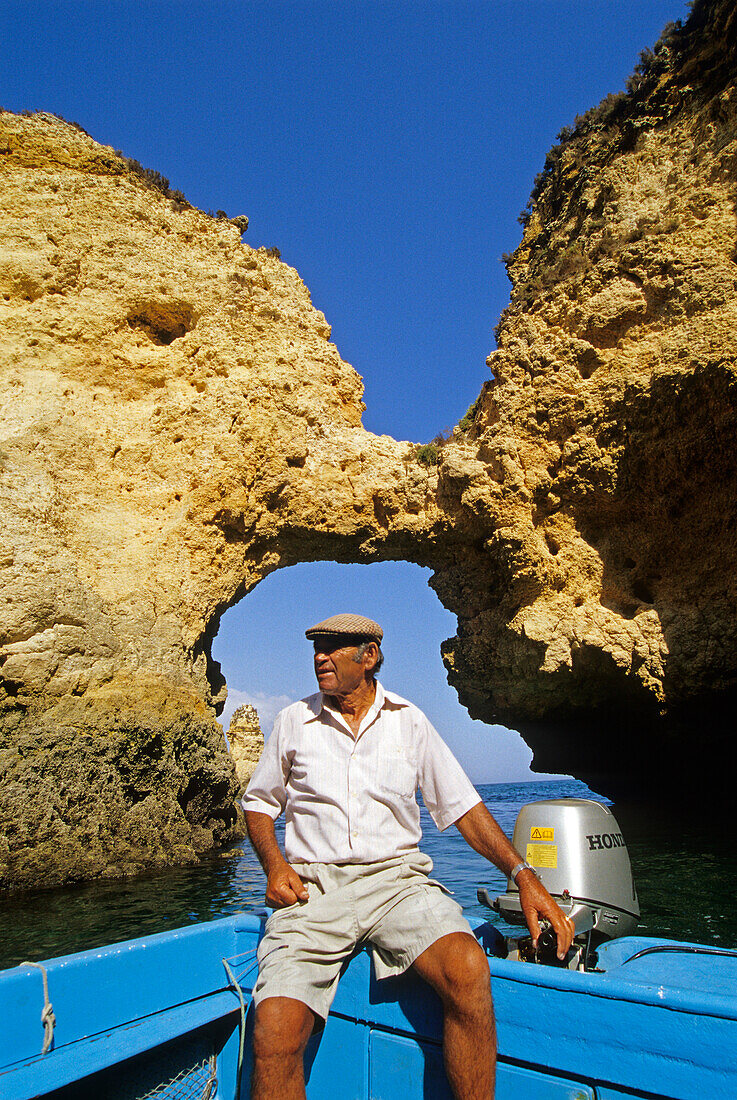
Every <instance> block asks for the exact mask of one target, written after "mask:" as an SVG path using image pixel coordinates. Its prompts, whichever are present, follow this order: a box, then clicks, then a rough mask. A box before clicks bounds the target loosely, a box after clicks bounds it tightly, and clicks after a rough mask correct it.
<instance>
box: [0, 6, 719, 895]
mask: <svg viewBox="0 0 737 1100" xmlns="http://www.w3.org/2000/svg"><path fill="white" fill-rule="evenodd" d="M735 33H736V28H735V15H734V12H733V9H732V6H731V4H727V3H723V2H717V3H713V4H702V3H698V4H697V5H696V6H695V8H694V11H693V14H692V16H691V19H690V20H689V23H688V25H687V28H686V30H685V32H683V33H682V34H681V35H680V36H677V37H676V38H675V39H673V40H672V41H671V43H670V45H669V46H663V47H662V49H661V51H660V53H659V54H658V55H657V57H656V62H657V64H654V65H653V66H651V71H650V73H649V74H645V75H644V76H643V78H642V80H641V81H640V87H639V88H636V89H635V90H634V91H633V93H632V94H631V95H629V96H626V97H622V98H621V99H619V100H616V101H615V102H613V103H611V104H609V106H608V107H607V108H606V109H602V110H600V111H599V112H597V113H595V115H593V116H592V117H590V118H588V119H586V118H585V119H584V120H583V121H582V122H581V124H580V125H579V127H578V128H577V130H576V131H575V133H574V134H573V135H572V136H571V137H570V139H569V140H568V141H566V142H565V143H564V144H563V146H562V147H561V148H560V149H559V150H557V151H556V152H555V154H554V155H553V154H551V159H550V164H549V168H548V170H547V172H546V174H545V176H544V178H543V180H542V181H541V183H540V184H539V186H538V187H537V188H536V194H535V201H534V203H533V206H532V210H531V216H530V219H529V224H528V226H527V229H526V232H525V235H524V239H523V241H522V244H521V246H520V248H519V249H518V250H517V252H516V253H515V256H514V257H513V259H512V262H511V266H510V274H511V276H512V280H513V290H512V298H511V305H510V307H509V309H508V310H507V311H506V313H505V315H504V317H503V319H502V323H501V326H500V330H499V350H498V351H497V352H495V353H494V354H493V355H492V357H491V359H490V366H491V369H492V372H493V375H494V381H493V383H489V384H487V385H486V386H485V388H484V391H483V392H482V394H481V396H480V398H479V401H478V403H477V407H476V410H475V414H474V416H473V418H472V422H471V423H470V425H469V426H465V427H464V428H463V429H462V430H458V431H457V432H456V433H455V435H454V436H453V438H452V440H451V441H449V442H448V443H447V444H446V445H445V446H444V447H443V448H442V449H441V452H440V455H439V462H438V464H437V465H429V466H427V465H423V464H421V463H420V462H418V461H417V457H416V455H415V450H414V448H413V446H412V445H411V444H408V443H401V442H396V441H394V440H392V439H389V438H388V437H376V436H372V435H370V434H369V433H367V432H365V431H364V430H363V428H362V427H361V412H362V403H361V395H362V388H361V382H360V379H359V378H358V376H357V375H356V374H355V372H354V371H353V370H352V368H351V367H349V366H348V365H347V364H346V363H344V362H343V361H342V360H341V359H340V356H339V354H338V351H337V349H336V348H335V346H334V345H333V344H332V343H331V342H330V329H329V326H328V324H327V322H326V321H325V318H324V317H323V315H322V314H321V313H320V312H319V311H317V310H315V309H314V307H313V306H312V303H311V302H310V298H309V294H308V292H307V290H306V288H305V287H304V285H303V284H302V282H301V280H300V279H299V276H298V275H297V273H296V272H295V271H293V270H292V269H291V268H289V267H287V266H286V265H285V264H283V263H281V262H280V260H279V259H278V257H277V256H275V255H273V254H270V253H269V252H267V251H265V250H263V249H261V250H257V251H254V250H253V249H251V248H249V247H248V246H247V245H245V244H244V243H242V241H241V228H242V226H240V225H233V224H231V223H229V222H228V221H227V220H223V221H216V220H213V219H211V218H209V217H206V216H205V215H203V214H202V213H200V212H199V211H196V210H193V209H192V208H190V207H188V206H186V204H183V203H182V202H180V201H177V199H176V197H175V198H172V197H171V196H167V195H166V194H163V193H161V192H160V191H158V190H156V189H155V188H153V187H151V186H149V182H150V181H149V182H147V181H146V179H144V178H142V177H141V176H140V175H137V174H136V173H135V172H132V171H131V169H130V167H129V166H128V165H127V164H126V163H125V162H124V161H123V160H122V159H121V158H120V157H119V156H118V155H116V154H115V153H114V152H113V151H112V150H110V149H107V148H105V147H103V146H100V145H98V144H97V143H95V142H94V141H92V139H90V138H89V137H88V136H87V135H85V134H84V133H81V132H79V131H78V130H77V129H75V128H74V127H72V126H69V125H68V124H66V123H63V122H61V121H60V120H58V119H55V118H53V117H52V116H45V115H37V116H33V117H29V118H19V117H16V116H12V115H8V114H3V115H0V155H1V156H2V165H3V173H2V180H1V187H2V203H1V204H0V211H1V214H0V217H2V223H3V233H2V244H1V245H0V315H1V317H2V329H1V331H2V336H1V337H0V355H1V356H2V375H1V377H0V394H1V397H0V400H1V401H2V418H1V432H2V438H1V439H0V518H1V524H0V570H2V592H3V602H2V605H1V610H0V677H1V678H2V685H3V695H2V701H1V704H0V737H1V738H2V740H1V741H0V769H2V774H3V783H2V787H1V788H0V836H1V837H2V839H0V883H2V884H5V885H16V886H17V885H21V886H22V885H29V886H30V885H34V886H36V885H39V884H41V885H44V884H47V885H54V884H57V883H60V882H63V881H67V880H70V879H75V878H82V877H90V876H92V875H98V874H104V875H120V874H129V873H134V872H135V871H137V870H140V869H142V868H144V867H147V866H151V865H156V864H158V863H165V862H173V861H186V860H191V859H195V858H197V856H198V854H200V853H201V852H203V851H205V850H207V849H208V848H209V847H211V846H212V845H213V844H216V843H221V842H223V841H227V840H228V839H234V838H236V837H238V836H240V835H242V828H241V825H240V822H239V820H238V818H237V816H236V811H235V809H234V801H235V796H236V794H237V790H238V783H237V780H236V776H235V773H234V769H233V763H232V760H231V758H230V757H229V755H228V753H227V751H226V748H225V745H224V741H223V737H222V731H221V729H220V727H219V725H218V724H217V722H216V720H215V718H216V714H217V713H219V711H220V709H221V708H222V704H223V701H224V697H225V691H224V684H223V681H222V677H221V676H220V674H219V669H218V668H217V667H216V666H215V665H214V664H213V663H212V661H211V660H210V657H209V649H210V641H211V639H212V637H213V636H214V633H215V631H216V630H217V625H218V621H219V617H220V615H221V613H222V612H223V611H224V610H225V609H226V608H227V607H228V606H230V605H232V604H233V603H234V602H235V601H236V600H237V599H239V598H240V597H241V596H242V595H244V594H245V593H246V592H247V591H248V590H249V589H250V588H252V587H253V586H254V585H255V584H256V583H257V582H258V581H259V580H260V579H261V578H263V577H264V576H265V575H266V574H268V573H269V572H270V571H271V570H273V569H276V568H278V567H280V566H284V565H290V564H293V563H295V562H298V561H308V560H318V559H331V560H337V561H356V562H358V561H364V562H365V561H371V560H378V559H381V558H396V559H406V560H410V561H415V562H419V563H421V564H426V565H431V566H432V567H433V568H434V570H435V576H434V579H433V585H434V587H435V588H436V590H437V592H438V595H439V596H440V598H441V599H442V601H443V602H444V603H445V605H446V606H447V607H449V608H450V609H451V610H453V611H454V612H455V613H456V614H457V616H458V622H459V627H458V635H457V637H456V638H454V639H451V640H450V641H449V642H448V643H446V645H445V647H444V656H445V660H446V664H447V666H448V669H449V675H450V678H451V681H452V682H453V683H454V684H455V686H456V687H457V688H458V690H459V693H460V696H461V699H462V701H463V702H464V704H465V705H466V706H468V708H469V710H470V711H471V712H472V714H473V715H474V716H476V717H482V718H485V719H487V720H493V721H501V722H503V723H505V724H508V725H511V726H514V727H516V728H520V729H522V731H523V732H524V734H525V736H526V737H527V738H528V740H529V741H530V743H531V744H532V745H533V747H534V749H535V754H536V755H535V763H536V765H537V766H538V767H540V768H541V769H545V770H554V771H564V772H573V773H575V774H577V775H580V776H582V777H584V778H588V779H590V780H592V781H593V782H594V783H595V784H596V785H597V786H598V787H599V789H602V790H605V791H608V792H611V793H617V792H618V791H621V790H623V789H624V788H625V787H627V786H628V785H631V784H632V782H633V780H635V779H637V778H638V777H639V778H641V777H646V778H647V777H648V776H650V775H652V774H653V773H655V774H656V775H657V776H658V777H660V778H661V779H662V780H663V782H664V785H665V784H666V783H667V784H671V783H673V782H678V783H679V784H681V787H685V788H686V789H687V790H688V791H689V792H691V793H692V792H693V791H694V790H696V788H697V786H698V779H699V776H700V775H701V776H703V775H708V776H709V778H710V782H711V783H712V784H713V783H714V782H716V781H718V780H719V776H720V775H724V776H725V782H726V776H727V775H730V782H731V774H730V773H729V771H728V769H727V768H726V766H725V757H726V753H727V751H728V748H729V744H730V742H731V739H732V730H731V715H730V716H729V718H730V720H729V721H725V711H727V710H728V704H729V703H730V701H731V699H732V698H733V695H734V693H735V679H736V675H735V669H736V661H735V652H736V646H735V642H737V638H736V637H735V634H736V631H735V621H736V620H735V581H734V577H735V537H734V532H735V521H736V520H737V516H736V515H735V511H736V501H737V493H736V492H735V447H734V438H735V428H736V427H737V425H736V424H735V393H736V392H737V391H736V389H735V349H736V348H737V306H736V305H735V301H736V297H735V291H736V290H737V265H736V264H735V246H736V243H737V231H736V228H735V205H734V204H735V187H736V185H737V167H736V166H737V92H736V91H735V87H734V77H733V74H734V72H735V71H736V68H735V66H736V64H737V61H736V59H735ZM663 51H665V53H663ZM694 744H698V745H699V747H700V749H701V750H702V753H703V755H704V756H705V757H706V759H705V760H704V762H703V763H702V761H701V758H696V759H695V758H694V753H693V751H692V747H693V745H694ZM715 765H716V767H715ZM712 789H713V787H712Z"/></svg>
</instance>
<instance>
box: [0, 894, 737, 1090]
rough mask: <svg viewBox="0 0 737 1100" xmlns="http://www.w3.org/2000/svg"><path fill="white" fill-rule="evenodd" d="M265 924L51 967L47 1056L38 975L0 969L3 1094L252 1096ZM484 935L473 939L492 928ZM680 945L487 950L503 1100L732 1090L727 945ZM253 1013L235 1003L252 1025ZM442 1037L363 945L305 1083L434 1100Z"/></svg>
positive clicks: (735, 978) (735, 966) (406, 980)
mask: <svg viewBox="0 0 737 1100" xmlns="http://www.w3.org/2000/svg"><path fill="white" fill-rule="evenodd" d="M261 928H262V924H261V919H260V918H259V917H258V916H248V915H242V916H236V917H230V918H226V919H224V920H217V921H213V922H210V923H207V924H199V925H193V926H190V927H187V928H183V929H180V930H177V931H175V932H168V933H163V934H161V935H157V936H148V937H145V938H143V939H139V940H131V941H129V942H126V943H121V944H115V945H113V946H110V947H104V948H100V949H95V950H92V951H85V952H82V953H80V954H76V955H69V956H65V957H63V958H60V959H54V960H50V961H48V962H46V963H44V967H45V970H46V974H47V979H48V996H49V999H50V1001H51V1002H52V1004H53V1009H54V1013H55V1016H56V1025H55V1028H54V1037H53V1045H52V1047H51V1049H50V1050H49V1051H48V1052H47V1053H46V1054H42V1053H41V1050H42V1045H43V1039H44V1029H43V1026H42V1023H41V1014H42V1010H43V1008H44V989H43V973H42V972H41V971H40V970H38V969H35V968H29V967H25V966H24V967H15V968H14V969H12V970H7V971H3V972H2V973H0V1097H2V1098H3V1100H30V1098H31V1097H36V1096H49V1097H50V1096H53V1097H54V1098H55V1100H65V1098H69V1100H71V1098H75V1100H86V1098H88V1097H89V1098H90V1100H91V1098H93V1097H94V1100H104V1098H105V1097H111V1098H113V1097H114V1098H115V1100H128V1098H129V1097H130V1098H131V1100H133V1098H134V1097H135V1098H141V1097H144V1096H151V1095H155V1096H156V1097H157V1100H164V1098H168V1097H171V1098H174V1097H175V1096H176V1097H183V1096H192V1097H202V1098H204V1097H208V1100H215V1098H221V1100H236V1097H238V1096H240V1097H241V1098H242V1100H246V1098H247V1097H248V1094H249V1089H248V1081H249V1079H250V1066H249V1043H248V1041H247V1037H246V1041H245V1043H242V1035H241V1030H242V1028H241V1021H242V1013H241V1001H240V996H239V990H238V988H237V987H240V991H241V993H242V996H243V998H244V1001H245V1003H246V1005H247V1003H248V996H249V994H250V991H251V989H252V986H253V982H254V981H255V977H256V969H257V967H256V956H255V953H256V947H257V944H258V940H259V936H260V934H261ZM477 934H478V935H479V938H480V939H482V942H483V940H484V938H485V934H486V935H488V926H482V927H481V929H479V930H478V933H477ZM658 944H662V947H663V950H659V951H657V952H652V951H649V950H648V949H649V948H652V947H654V946H657V945H658ZM676 946H677V945H669V944H667V943H665V942H663V941H653V940H645V939H642V938H635V937H632V938H628V939H622V940H615V941H613V942H612V943H610V944H608V945H607V946H605V947H604V948H602V950H601V952H600V966H601V968H602V970H603V971H604V972H603V973H586V974H584V973H576V972H570V971H567V970H560V969H557V968H548V967H543V966H534V965H531V964H527V963H520V962H512V961H508V960H506V959H499V958H495V957H490V958H489V967H490V971H491V977H492V988H493V991H494V1003H495V1008H496V1015H497V1028H498V1037H499V1068H498V1077H497V1098H498V1100H528V1098H530V1100H532V1098H534V1100H574V1098H575V1100H585V1098H591V1100H614V1098H617V1097H640V1098H642V1097H643V1096H644V1097H669V1098H679V1100H692V1098H694V1097H706V1096H708V1097H709V1098H710V1100H734V1098H735V1097H737V1067H736V1065H735V1063H737V1058H735V1055H736V1054H737V995H736V994H735V990H737V956H735V955H722V956H720V955H714V954H709V953H704V954H691V953H680V952H678V951H675V950H674V948H675V947H676ZM708 950H709V949H704V951H706V952H708ZM642 951H645V954H640V952H642ZM635 955H639V957H638V958H633V956H635ZM223 960H225V961H226V962H227V964H228V967H227V968H226V966H225V965H224V961H223ZM229 975H230V976H229ZM231 976H232V977H234V978H235V983H233V982H232V981H231ZM249 1022H250V1015H249V1014H246V1016H245V1029H246V1031H247V1029H248V1026H249ZM440 1044H441V1017H440V1009H439V1004H438V1002H437V1000H436V998H435V997H434V995H433V994H432V993H431V992H430V991H429V990H428V989H427V988H426V987H425V986H424V985H423V984H422V983H421V982H419V981H417V980H416V979H414V977H413V976H412V975H407V976H404V977H402V978H398V979H389V980H387V981H384V982H376V981H375V979H374V978H373V975H372V972H371V966H370V960H369V957H368V955H367V954H366V952H364V951H360V952H358V953H357V954H356V955H355V956H354V958H353V959H352V960H351V962H350V964H349V965H348V966H347V968H346V970H345V973H344V974H343V976H342V978H341V982H340V986H339V989H338V994H337V997H336V1000H335V1003H334V1008H333V1012H332V1013H331V1016H330V1018H329V1020H328V1022H327V1025H326V1027H325V1029H324V1031H323V1032H322V1033H321V1034H319V1035H317V1036H315V1037H314V1038H313V1039H312V1041H311V1042H310V1045H309V1048H308V1052H307V1058H306V1069H307V1095H308V1097H309V1098H310V1100H325V1098H326V1097H329V1098H330V1100H368V1098H369V1097H370V1098H371V1100H397V1098H398V1097H401V1100H424V1098H428V1097H432V1098H433V1100H442V1098H443V1097H449V1096H450V1092H449V1089H448V1085H447V1083H446V1080H445V1075H444V1072H443V1066H442V1054H441V1045H440ZM241 1047H242V1048H243V1064H242V1065H240V1056H241ZM239 1066H240V1072H239ZM239 1081H240V1092H239Z"/></svg>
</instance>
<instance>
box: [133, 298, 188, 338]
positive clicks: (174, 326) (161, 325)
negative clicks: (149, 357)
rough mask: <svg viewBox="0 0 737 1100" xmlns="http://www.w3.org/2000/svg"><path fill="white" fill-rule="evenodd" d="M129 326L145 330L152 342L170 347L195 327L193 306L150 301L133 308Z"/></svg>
mask: <svg viewBox="0 0 737 1100" xmlns="http://www.w3.org/2000/svg"><path fill="white" fill-rule="evenodd" d="M127 321H128V327H129V328H131V329H137V330H138V331H140V332H144V333H145V334H146V336H148V338H149V339H150V340H151V342H152V343H154V344H157V345H158V346H159V347H168V346H169V344H172V343H173V342H174V341H175V340H180V339H181V338H182V336H185V335H186V334H187V333H188V332H189V331H190V330H191V329H192V328H193V327H194V314H193V311H192V307H191V306H189V305H187V304H186V303H184V302H148V303H146V304H144V305H142V306H138V307H136V308H135V309H133V310H131V312H130V313H129V314H128V317H127Z"/></svg>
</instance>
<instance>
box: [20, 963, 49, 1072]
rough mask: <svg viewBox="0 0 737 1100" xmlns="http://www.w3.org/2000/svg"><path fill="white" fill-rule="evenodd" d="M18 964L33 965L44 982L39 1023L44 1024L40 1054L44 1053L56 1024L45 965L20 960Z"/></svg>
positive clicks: (47, 1048) (46, 1050)
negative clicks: (42, 1004) (39, 972)
mask: <svg viewBox="0 0 737 1100" xmlns="http://www.w3.org/2000/svg"><path fill="white" fill-rule="evenodd" d="M19 965H20V966H35V967H36V969H37V970H40V971H41V977H42V978H43V984H44V1006H43V1010H42V1012H41V1023H42V1024H43V1026H44V1045H43V1050H42V1051H41V1053H42V1054H46V1053H47V1052H48V1050H49V1048H50V1046H51V1044H52V1043H53V1041H54V1027H55V1026H56V1016H55V1015H54V1009H53V1007H52V1004H51V1001H50V1000H49V976H48V974H47V973H46V967H45V966H42V965H41V963H34V962H22V963H19Z"/></svg>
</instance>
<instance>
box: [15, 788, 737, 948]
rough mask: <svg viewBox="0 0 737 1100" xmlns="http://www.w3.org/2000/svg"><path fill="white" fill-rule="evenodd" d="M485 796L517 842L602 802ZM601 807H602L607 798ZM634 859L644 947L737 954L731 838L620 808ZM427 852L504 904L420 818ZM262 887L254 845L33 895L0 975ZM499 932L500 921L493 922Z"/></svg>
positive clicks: (482, 873) (446, 878)
mask: <svg viewBox="0 0 737 1100" xmlns="http://www.w3.org/2000/svg"><path fill="white" fill-rule="evenodd" d="M478 789H479V793H480V794H481V797H482V798H483V799H484V801H485V803H486V805H487V806H488V807H489V809H490V810H491V812H492V813H493V814H494V816H495V817H496V819H497V821H498V822H499V824H500V825H501V826H502V828H503V829H504V830H505V832H506V833H507V834H508V835H509V836H511V834H512V830H513V828H514V822H515V819H516V817H517V813H518V811H519V808H520V806H522V805H524V803H526V802H534V801H536V800H537V799H541V798H568V797H574V798H592V797H593V798H599V797H600V796H599V795H596V794H594V793H592V792H591V791H589V789H588V788H587V787H586V786H585V785H584V784H583V783H580V782H578V781H577V780H573V779H570V780H552V781H549V782H544V783H494V784H488V785H480V786H479V788H478ZM602 801H605V802H606V801H607V799H604V798H602ZM614 813H615V814H616V816H617V820H618V823H619V825H620V828H621V829H622V832H623V833H624V837H625V840H626V841H627V845H628V848H629V852H630V858H631V859H632V865H633V871H634V875H635V883H636V885H637V890H638V894H639V898H640V906H641V909H642V920H641V924H640V928H639V930H638V931H639V932H640V933H641V934H643V935H653V936H656V935H662V936H667V937H669V938H673V939H685V940H695V941H698V942H701V943H708V944H716V945H719V946H722V947H724V946H728V947H732V946H735V945H737V912H736V907H735V901H734V899H735V895H736V893H737V852H735V845H734V839H733V838H734V829H733V828H731V827H729V826H717V827H714V826H712V825H707V824H706V823H703V824H699V822H696V823H694V822H693V821H691V822H690V823H685V822H684V821H683V820H680V819H678V818H675V819H674V818H669V819H664V818H662V817H658V816H655V815H654V812H653V811H652V810H645V809H643V808H639V809H634V808H628V807H624V806H621V807H620V806H614ZM422 816H423V830H424V837H423V844H422V847H423V849H424V850H425V851H426V852H427V853H428V854H429V855H430V856H431V857H432V859H433V861H434V863H435V871H434V874H435V875H436V876H437V877H438V878H439V879H440V880H441V881H442V882H444V883H445V885H446V886H447V887H448V888H449V889H450V890H452V891H453V892H454V894H455V897H456V899H457V900H458V901H459V902H460V904H461V905H462V906H463V907H464V909H465V910H466V912H467V913H468V916H469V918H470V919H471V921H472V923H473V922H474V920H476V919H478V920H484V919H487V918H488V917H489V916H491V914H489V911H488V910H485V909H483V908H482V907H481V906H480V905H479V904H478V902H477V900H476V888H477V886H480V885H483V886H487V887H488V888H489V890H490V893H491V894H492V896H495V895H496V894H497V893H502V892H503V891H504V889H505V886H506V883H505V880H504V878H503V876H502V875H500V874H499V872H498V871H497V870H496V868H494V867H492V866H491V865H490V864H489V863H487V861H486V860H485V859H483V858H482V857H481V856H479V855H477V854H476V853H475V852H473V851H472V850H471V849H470V848H469V847H468V846H467V844H466V843H465V841H464V840H463V839H462V837H461V836H460V834H459V833H458V832H457V830H455V829H453V828H450V829H448V830H447V831H446V832H445V833H439V832H438V831H437V829H436V828H435V826H434V825H433V823H432V820H431V819H430V817H429V815H428V814H427V813H426V811H425V810H424V809H423V811H422ZM264 883H265V880H264V875H263V872H262V871H261V868H260V867H259V864H258V861H257V860H256V857H255V856H254V854H253V852H252V851H251V849H250V847H249V845H248V843H247V842H245V843H244V844H243V846H242V847H238V848H236V849H233V850H231V851H230V852H227V853H222V854H221V855H220V856H219V857H218V858H213V859H210V860H206V861H205V862H203V863H200V864H198V865H197V866H196V867H178V868H173V869H171V870H168V871H163V872H157V873H155V874H150V875H143V876H140V877H138V878H135V879H128V880H117V881H112V882H94V883H88V884H86V885H84V886H77V887H73V888H67V889H64V890H51V891H43V892H41V891H39V892H33V893H27V894H23V895H16V896H13V897H10V898H6V899H5V900H4V902H3V904H2V906H0V967H7V966H13V965H15V964H16V963H18V962H21V961H22V960H24V959H30V960H32V961H36V960H38V959H44V958H49V957H51V956H54V955H61V954H66V953H68V952H72V951H81V950H83V949H84V948H88V947H98V946H100V945H101V944H105V943H112V942H115V941H119V940H125V939H130V938H132V937H134V936H143V935H149V934H151V933H153V932H163V931H165V930H167V929H170V928H178V927H181V926H182V925H185V924H192V923H194V922H196V921H203V920H212V919H213V918H215V917H222V916H228V915H229V914H232V913H237V912H239V911H248V910H253V909H257V908H259V907H261V906H263V892H264ZM496 922H497V923H499V922H498V918H497V921H496Z"/></svg>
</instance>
